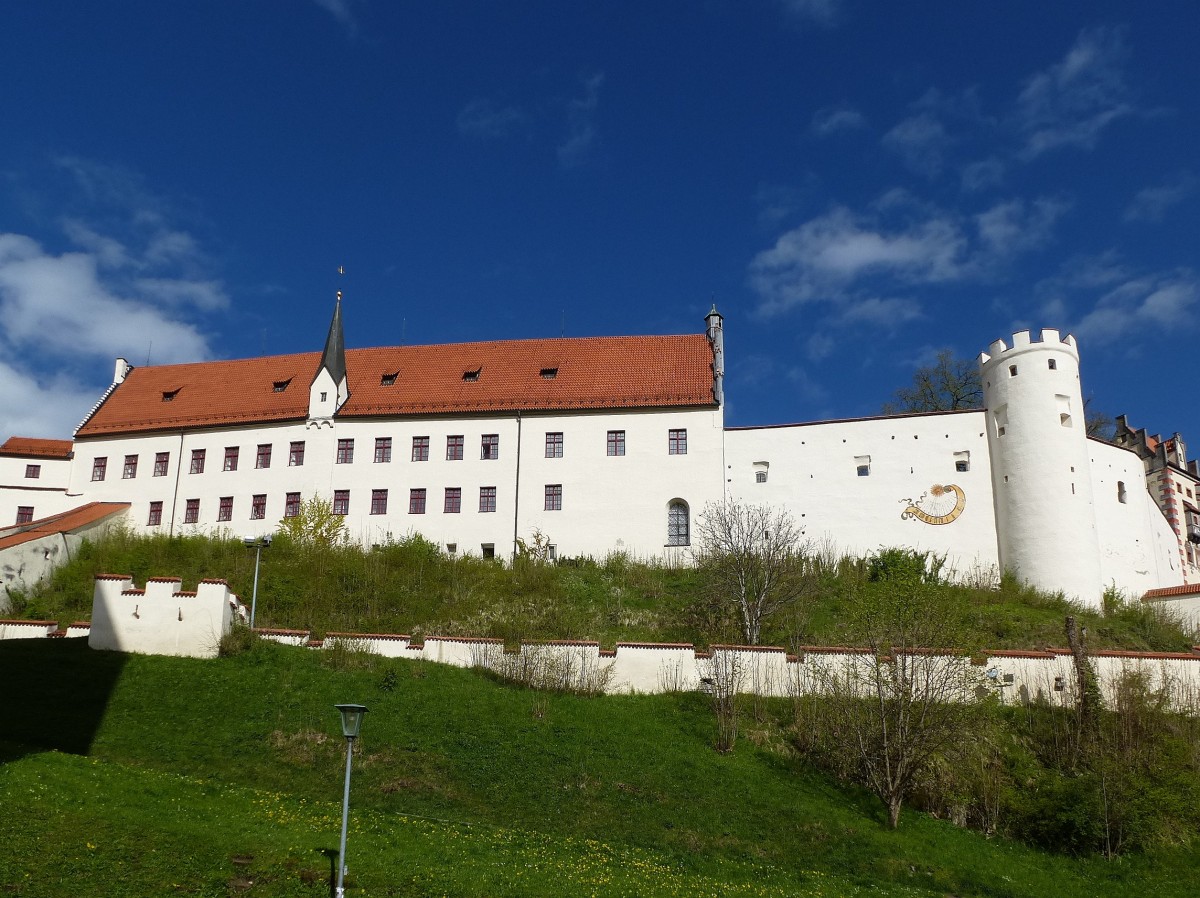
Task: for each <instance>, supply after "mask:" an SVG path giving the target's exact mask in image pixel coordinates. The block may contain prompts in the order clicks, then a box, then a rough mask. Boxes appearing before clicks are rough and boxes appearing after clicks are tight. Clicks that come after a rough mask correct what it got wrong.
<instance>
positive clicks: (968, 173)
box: [962, 156, 1008, 193]
mask: <svg viewBox="0 0 1200 898" xmlns="http://www.w3.org/2000/svg"><path fill="white" fill-rule="evenodd" d="M1007 169H1008V166H1007V165H1006V164H1005V162H1004V161H1003V160H1002V159H999V158H997V157H995V156H989V157H988V158H987V159H980V160H978V161H976V162H970V163H968V164H967V165H964V166H963V169H962V188H963V190H965V191H967V192H968V193H975V192H977V191H980V190H986V189H987V188H989V187H998V186H999V185H1000V184H1001V183H1002V182H1003V181H1004V175H1005V172H1006V171H1007Z"/></svg>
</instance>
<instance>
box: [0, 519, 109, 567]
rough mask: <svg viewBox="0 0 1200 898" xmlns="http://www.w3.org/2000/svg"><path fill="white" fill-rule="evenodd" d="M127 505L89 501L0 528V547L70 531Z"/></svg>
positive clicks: (16, 544)
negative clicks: (56, 512) (27, 521)
mask: <svg viewBox="0 0 1200 898" xmlns="http://www.w3.org/2000/svg"><path fill="white" fill-rule="evenodd" d="M128 507H129V503H128V502H89V503H87V504H86V505H80V506H79V507H78V508H72V509H71V510H70V511H64V512H62V513H61V514H53V515H50V516H49V517H46V518H39V519H38V520H36V521H33V522H31V523H29V524H19V525H17V526H16V527H7V528H5V529H4V530H0V549H8V548H10V547H12V546H19V545H21V544H22V543H27V542H32V541H33V540H35V539H41V538H42V537H43V536H50V535H51V534H54V533H70V532H71V531H72V530H78V529H79V528H80V527H86V526H87V525H88V524H94V523H96V522H97V521H100V520H103V519H104V518H106V517H108V516H109V515H110V514H115V513H117V512H118V511H124V510H125V509H126V508H128ZM109 576H112V575H109Z"/></svg>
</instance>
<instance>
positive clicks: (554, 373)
mask: <svg viewBox="0 0 1200 898" xmlns="http://www.w3.org/2000/svg"><path fill="white" fill-rule="evenodd" d="M539 373H540V374H541V376H542V377H544V378H546V380H554V378H556V377H558V369H557V368H543V369H542V370H541V371H540V372H539Z"/></svg>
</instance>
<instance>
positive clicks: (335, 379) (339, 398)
mask: <svg viewBox="0 0 1200 898" xmlns="http://www.w3.org/2000/svg"><path fill="white" fill-rule="evenodd" d="M349 398H350V386H349V382H348V381H347V379H346V340H345V338H344V337H343V335H342V291H341V290H339V291H338V294H337V306H336V307H335V308H334V310H333V320H332V321H331V322H330V323H329V335H328V336H327V337H326V338H325V351H324V352H322V353H321V363H320V365H318V366H317V372H316V374H315V375H314V376H313V380H312V384H311V385H310V386H309V388H308V424H309V426H310V427H319V426H320V425H321V424H322V423H329V424H332V422H333V416H334V415H336V414H337V411H338V409H340V408H341V407H342V405H344V404H345V402H346V400H347V399H349Z"/></svg>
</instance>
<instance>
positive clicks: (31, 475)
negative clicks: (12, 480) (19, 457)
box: [25, 465, 42, 480]
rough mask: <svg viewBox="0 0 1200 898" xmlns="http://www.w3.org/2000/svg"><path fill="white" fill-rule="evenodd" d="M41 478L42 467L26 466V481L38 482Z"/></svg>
mask: <svg viewBox="0 0 1200 898" xmlns="http://www.w3.org/2000/svg"><path fill="white" fill-rule="evenodd" d="M41 476H42V466H41V465H26V466H25V477H26V479H28V480H37V479H39V478H40V477H41Z"/></svg>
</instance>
